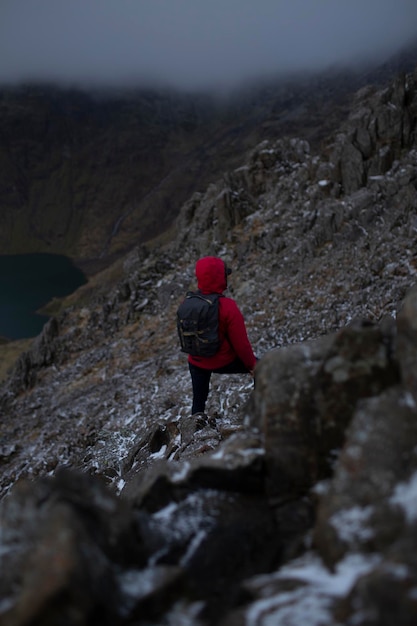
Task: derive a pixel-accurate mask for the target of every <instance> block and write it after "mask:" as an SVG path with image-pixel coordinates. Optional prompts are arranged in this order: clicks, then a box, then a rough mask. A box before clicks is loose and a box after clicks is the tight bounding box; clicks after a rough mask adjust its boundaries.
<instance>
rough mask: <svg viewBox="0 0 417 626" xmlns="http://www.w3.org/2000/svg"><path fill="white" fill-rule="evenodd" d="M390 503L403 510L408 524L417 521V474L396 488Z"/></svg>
mask: <svg viewBox="0 0 417 626" xmlns="http://www.w3.org/2000/svg"><path fill="white" fill-rule="evenodd" d="M390 502H391V504H394V505H397V506H399V507H400V508H401V509H402V510H403V513H404V515H405V518H406V520H407V522H408V523H409V524H412V523H413V522H415V521H417V472H415V473H414V474H413V475H412V476H411V478H410V480H409V481H408V482H404V483H400V484H399V485H397V486H396V488H395V490H394V493H393V495H392V496H391V498H390Z"/></svg>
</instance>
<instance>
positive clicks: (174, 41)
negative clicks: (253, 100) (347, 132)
mask: <svg viewBox="0 0 417 626" xmlns="http://www.w3.org/2000/svg"><path fill="white" fill-rule="evenodd" d="M415 37H417V1H416V0H256V1H255V0H1V1H0V82H1V83H6V82H16V81H17V82H18V81H28V80H31V81H34V80H35V81H36V80H42V81H45V80H59V81H66V82H78V83H80V82H81V83H96V84H104V85H116V86H117V85H122V84H126V83H138V82H143V81H157V82H159V83H160V82H162V83H167V84H170V85H173V86H177V87H181V88H202V87H203V88H204V87H211V86H216V85H217V86H222V87H226V86H234V85H236V84H238V83H240V82H242V81H244V80H247V79H253V78H255V77H260V76H263V75H266V74H268V75H270V74H274V73H277V74H278V73H283V72H288V71H290V72H291V71H298V70H310V69H321V68H325V67H328V66H335V65H338V64H346V63H351V62H358V61H362V60H368V59H369V60H374V59H380V58H382V57H383V56H388V55H390V54H392V53H394V52H396V51H397V50H399V49H400V48H401V47H402V46H403V45H404V44H406V43H407V42H409V41H411V40H412V39H413V38H415Z"/></svg>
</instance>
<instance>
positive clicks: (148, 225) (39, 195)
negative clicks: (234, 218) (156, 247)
mask: <svg viewBox="0 0 417 626" xmlns="http://www.w3.org/2000/svg"><path fill="white" fill-rule="evenodd" d="M413 59H414V60H415V59H417V52H416V49H415V48H411V49H410V51H409V52H408V53H407V54H406V53H404V54H403V56H402V57H401V56H400V57H396V58H395V59H392V60H391V61H390V62H389V63H388V62H387V63H386V64H385V66H384V65H380V66H378V68H370V69H368V70H366V71H364V70H361V71H359V70H357V71H353V70H348V71H343V72H341V71H340V69H339V70H338V71H336V70H335V71H333V72H328V73H324V74H322V75H318V76H317V75H315V74H313V75H309V76H304V77H299V78H296V79H294V78H290V79H285V80H280V81H277V82H268V83H267V84H265V83H264V85H263V86H257V87H256V88H255V87H252V88H248V89H246V90H245V91H240V92H239V93H237V94H236V95H234V96H230V97H229V98H228V99H227V100H226V101H223V103H221V101H220V100H219V99H216V98H215V97H213V96H207V95H201V94H197V95H186V94H177V93H173V92H170V91H163V92H156V91H152V90H139V91H135V90H132V91H131V92H126V93H120V92H118V93H117V94H114V93H113V94H110V93H108V92H107V93H106V92H101V93H98V92H96V93H95V94H94V93H89V92H83V91H81V90H80V89H74V88H72V89H70V88H65V89H64V88H60V87H57V86H51V85H46V86H36V85H34V86H26V87H24V86H22V87H19V88H16V89H12V88H7V89H6V88H2V89H1V90H0V96H1V97H0V106H1V112H2V114H1V117H0V159H1V163H2V164H3V166H2V169H1V171H2V174H1V178H0V204H1V206H2V217H1V233H2V235H1V240H0V249H1V251H2V253H3V254H4V253H22V252H33V251H44V252H56V251H57V250H59V252H64V253H65V254H67V255H69V256H71V257H72V258H73V259H74V260H75V261H76V262H78V263H79V264H80V265H82V266H83V269H86V270H87V271H88V273H90V274H91V273H93V272H94V271H97V269H99V268H100V267H104V266H105V265H108V264H109V263H111V262H112V260H114V259H115V258H118V257H120V256H122V255H123V253H125V252H126V251H128V250H129V249H131V248H132V246H134V245H136V244H138V243H144V242H145V241H148V240H150V239H152V238H154V237H155V236H158V235H159V234H161V232H163V231H166V230H167V229H169V228H170V227H171V226H172V225H173V223H174V221H175V219H176V216H177V215H178V213H179V210H180V207H181V205H182V204H183V203H184V202H185V201H186V200H187V199H188V198H189V197H190V195H191V194H192V193H193V192H194V191H203V190H204V188H205V187H206V186H207V184H209V183H210V182H214V181H215V180H216V179H217V178H218V177H219V176H221V173H222V172H223V171H227V170H230V169H233V168H234V167H236V166H237V164H238V162H239V159H240V158H241V154H243V153H244V152H246V151H247V150H248V149H251V148H254V147H255V146H256V145H257V144H258V143H259V142H260V141H262V140H263V139H265V138H271V139H273V138H279V137H281V136H284V135H290V136H304V137H305V138H306V139H308V140H309V141H310V143H311V144H312V145H314V146H319V143H320V141H322V140H323V139H324V138H325V137H326V135H329V134H330V133H331V132H332V131H334V129H335V128H336V127H337V126H338V124H339V123H340V121H341V119H343V118H344V117H345V116H346V115H347V112H348V109H349V100H350V95H351V94H353V93H354V91H356V90H357V89H358V88H359V87H360V86H362V85H364V84H368V83H369V82H370V81H371V82H374V83H375V84H381V82H382V81H383V80H384V79H385V80H387V77H389V76H391V75H392V74H393V72H395V71H397V72H398V67H399V66H401V68H402V70H403V71H405V70H406V69H407V68H409V66H410V65H411V63H412V60H413Z"/></svg>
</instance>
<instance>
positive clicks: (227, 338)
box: [188, 256, 257, 415]
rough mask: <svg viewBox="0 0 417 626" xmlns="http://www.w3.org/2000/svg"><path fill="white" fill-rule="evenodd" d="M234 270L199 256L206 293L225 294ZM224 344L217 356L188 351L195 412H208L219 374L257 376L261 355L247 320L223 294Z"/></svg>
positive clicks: (221, 322)
mask: <svg viewBox="0 0 417 626" xmlns="http://www.w3.org/2000/svg"><path fill="white" fill-rule="evenodd" d="M230 273H231V270H230V269H229V268H228V267H227V265H226V263H225V262H224V261H223V260H222V259H220V258H218V257H214V256H206V257H203V258H201V259H199V260H198V261H197V263H196V266H195V274H196V278H197V285H198V289H199V291H200V292H201V293H203V294H212V293H218V294H223V292H224V291H225V290H226V289H227V277H228V275H230ZM219 337H220V348H219V350H218V351H217V353H216V354H215V355H214V356H210V357H202V356H191V355H188V366H189V369H190V374H191V382H192V389H193V404H192V411H191V412H192V414H193V415H195V414H197V413H204V411H205V407H206V402H207V398H208V394H209V388H210V378H211V375H212V374H213V373H215V374H247V373H249V374H251V375H252V376H254V370H255V365H256V362H257V358H256V357H255V355H254V353H253V349H252V346H251V344H250V341H249V339H248V334H247V331H246V326H245V321H244V318H243V315H242V313H241V311H240V309H239V308H238V306H237V304H236V302H235V301H234V300H233V299H232V298H229V297H226V296H223V297H221V298H219Z"/></svg>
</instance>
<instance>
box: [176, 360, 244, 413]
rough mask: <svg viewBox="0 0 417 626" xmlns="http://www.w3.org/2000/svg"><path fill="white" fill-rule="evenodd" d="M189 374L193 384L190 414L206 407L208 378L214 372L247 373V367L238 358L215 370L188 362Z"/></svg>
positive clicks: (199, 411) (202, 411) (201, 410)
mask: <svg viewBox="0 0 417 626" xmlns="http://www.w3.org/2000/svg"><path fill="white" fill-rule="evenodd" d="M188 366H189V368H190V374H191V382H192V384H193V407H192V409H191V412H192V414H193V415H194V413H204V409H205V408H206V401H207V397H208V394H209V388H210V378H211V375H212V374H213V373H214V374H248V373H249V370H248V368H247V367H246V366H245V365H244V364H243V362H242V361H241V360H240V359H235V360H234V361H232V362H231V363H229V364H228V365H224V366H223V367H219V368H218V369H215V370H206V369H203V368H202V367H197V366H196V365H192V363H188Z"/></svg>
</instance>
